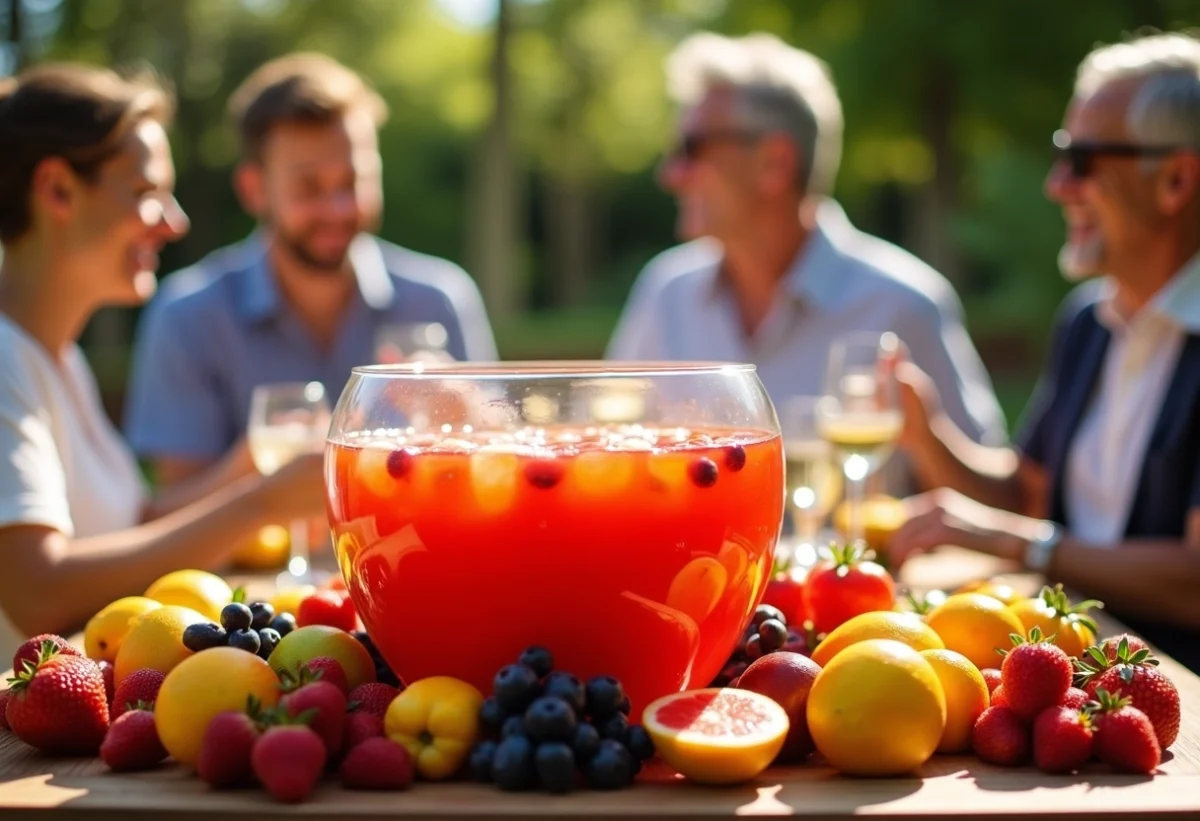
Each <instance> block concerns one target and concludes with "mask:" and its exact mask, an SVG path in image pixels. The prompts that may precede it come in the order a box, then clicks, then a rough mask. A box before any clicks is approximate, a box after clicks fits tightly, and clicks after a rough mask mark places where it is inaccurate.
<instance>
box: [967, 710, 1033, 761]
mask: <svg viewBox="0 0 1200 821" xmlns="http://www.w3.org/2000/svg"><path fill="white" fill-rule="evenodd" d="M971 746H972V747H973V748H974V750H975V755H977V756H979V758H980V760H982V761H986V762H987V763H989V764H999V765H1000V766H1002V767H1015V766H1016V765H1018V764H1020V763H1021V762H1022V761H1024V760H1025V758H1026V756H1028V755H1029V728H1028V727H1026V726H1025V723H1024V722H1023V721H1021V719H1019V718H1018V717H1017V715H1016V713H1014V712H1013V711H1012V710H1010V709H1009V708H1007V707H988V708H987V709H986V710H984V711H983V712H982V713H980V714H979V718H977V719H975V727H974V728H973V729H972V730H971Z"/></svg>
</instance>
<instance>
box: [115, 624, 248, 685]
mask: <svg viewBox="0 0 1200 821" xmlns="http://www.w3.org/2000/svg"><path fill="white" fill-rule="evenodd" d="M207 621H208V619H207V618H205V617H204V616H203V615H201V614H200V613H197V612H196V611H195V610H192V609H191V608H189V607H180V606H178V605H175V604H164V605H163V606H162V607H159V608H158V609H156V610H151V611H150V612H148V613H146V614H144V615H141V616H138V617H137V618H136V619H134V620H133V623H131V624H130V625H129V632H128V633H126V634H125V640H124V641H122V642H121V649H120V650H118V651H117V658H116V660H115V661H113V684H114V685H119V684H120V683H121V682H122V681H123V680H124V678H125V677H126V676H128V675H129V674H130V673H133V672H135V671H137V670H142V669H145V668H150V669H153V670H158V671H159V672H160V673H163V674H164V675H165V674H167V673H169V672H171V670H172V669H174V667H175V665H177V664H179V662H181V661H183V660H184V659H185V658H187V657H188V656H190V655H191V654H192V651H191V650H189V649H187V648H186V647H184V646H183V631H184V630H186V629H187V627H188V625H190V624H202V623H204V622H207ZM241 652H243V653H245V652H246V651H245V650H242V651H241ZM247 655H249V654H248V653H247Z"/></svg>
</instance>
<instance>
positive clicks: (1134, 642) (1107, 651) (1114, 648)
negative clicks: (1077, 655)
mask: <svg viewBox="0 0 1200 821" xmlns="http://www.w3.org/2000/svg"><path fill="white" fill-rule="evenodd" d="M1122 641H1124V642H1125V646H1126V647H1128V648H1129V653H1130V654H1131V655H1132V654H1133V653H1137V652H1139V651H1141V650H1145V651H1146V653H1147V654H1149V653H1150V645H1148V644H1146V642H1145V641H1143V640H1142V639H1140V638H1138V637H1137V636H1135V635H1132V634H1131V633H1121V634H1120V635H1118V636H1110V637H1109V638H1106V639H1105V640H1104V641H1102V642H1100V643H1099V644H1097V645H1096V647H1097V649H1099V650H1100V652H1102V653H1104V655H1105V656H1106V657H1107V658H1108V661H1109V663H1110V664H1115V663H1116V661H1117V654H1118V652H1119V649H1120V646H1121V642H1122ZM1089 655H1090V653H1089Z"/></svg>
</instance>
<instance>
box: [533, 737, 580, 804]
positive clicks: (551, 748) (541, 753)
mask: <svg viewBox="0 0 1200 821" xmlns="http://www.w3.org/2000/svg"><path fill="white" fill-rule="evenodd" d="M533 763H534V767H535V768H536V769H537V774H538V780H539V781H541V782H542V786H543V787H545V788H546V791H547V792H552V793H566V792H570V791H571V788H572V787H573V786H575V754H574V753H573V752H571V748H570V747H568V746H567V745H566V744H564V743H563V742H561V741H550V742H546V743H544V744H539V745H538V747H537V750H536V751H534V754H533Z"/></svg>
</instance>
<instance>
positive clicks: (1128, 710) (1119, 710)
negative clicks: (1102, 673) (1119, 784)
mask: <svg viewBox="0 0 1200 821" xmlns="http://www.w3.org/2000/svg"><path fill="white" fill-rule="evenodd" d="M1096 699H1097V703H1096V705H1095V706H1094V709H1093V711H1092V720H1093V721H1094V722H1095V725H1096V734H1095V740H1094V750H1095V753H1096V757H1097V758H1099V759H1100V760H1101V761H1103V762H1104V763H1105V764H1107V765H1109V766H1110V767H1113V768H1114V769H1117V770H1120V771H1122V772H1129V773H1143V774H1146V773H1152V772H1154V770H1155V769H1157V768H1158V765H1159V763H1161V761H1162V748H1160V747H1159V746H1158V738H1157V737H1156V736H1155V734H1154V725H1152V724H1151V723H1150V719H1149V718H1147V717H1146V714H1145V713H1143V712H1142V711H1141V710H1139V709H1137V708H1136V707H1134V706H1133V705H1132V704H1131V702H1130V700H1129V699H1128V698H1125V697H1122V696H1121V694H1120V693H1109V692H1108V691H1107V690H1105V689H1104V688H1103V687H1098V688H1097V689H1096Z"/></svg>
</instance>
